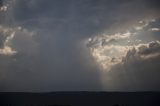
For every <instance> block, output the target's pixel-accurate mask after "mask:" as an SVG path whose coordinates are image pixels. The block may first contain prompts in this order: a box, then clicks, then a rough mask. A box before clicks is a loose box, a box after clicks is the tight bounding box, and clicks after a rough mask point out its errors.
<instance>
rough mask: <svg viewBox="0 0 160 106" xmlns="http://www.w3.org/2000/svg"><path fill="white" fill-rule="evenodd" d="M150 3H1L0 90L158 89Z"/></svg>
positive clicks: (153, 0) (155, 12)
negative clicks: (148, 78) (149, 78)
mask: <svg viewBox="0 0 160 106" xmlns="http://www.w3.org/2000/svg"><path fill="white" fill-rule="evenodd" d="M158 4H159V0H141V1H139V0H118V1H117V0H81V1H74V0H45V1H44V0H5V1H1V2H0V69H1V70H0V75H1V77H0V91H59V90H60V91H62V90H63V91H64V90H72V91H73V90H89V91H94V90H99V91H101V90H105V91H106V90H125V91H127V90H130V88H133V89H132V90H147V89H146V87H148V86H151V85H152V86H151V87H149V88H148V89H151V90H156V89H158V88H159V79H158V77H157V76H158V74H159V73H158V70H159V66H158V62H159V60H158V59H157V58H158V57H159V39H160V38H159V36H158V33H159V28H160V25H159V20H158V18H159V9H160V8H159V6H158ZM133 54H134V56H135V57H134V59H133V58H131V57H132V55H133ZM128 58H130V59H128ZM152 63H155V64H152ZM137 64H140V66H141V67H139V66H137ZM101 65H102V66H101ZM146 65H147V66H146ZM142 66H143V67H142ZM102 67H103V68H102ZM135 67H136V68H135ZM148 67H149V68H148ZM152 67H153V68H154V69H153V70H155V71H154V72H153V73H152V74H149V73H151V72H150V70H152ZM146 69H147V71H144V70H146ZM106 70H107V71H106ZM138 70H142V71H140V72H139V71H138ZM124 71H125V72H124ZM141 72H142V73H145V74H141ZM143 75H144V76H143ZM149 75H150V76H149ZM146 76H149V77H151V78H153V79H151V80H150V82H149V83H148V84H147V83H146V82H147V81H148V80H147V77H146ZM131 77H132V78H131ZM119 78H120V79H119ZM135 80H136V81H135ZM135 84H137V85H136V86H135V87H133V86H134V85H135Z"/></svg>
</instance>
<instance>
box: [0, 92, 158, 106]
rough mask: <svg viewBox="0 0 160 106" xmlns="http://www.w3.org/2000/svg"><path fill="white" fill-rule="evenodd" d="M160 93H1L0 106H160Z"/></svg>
mask: <svg viewBox="0 0 160 106" xmlns="http://www.w3.org/2000/svg"><path fill="white" fill-rule="evenodd" d="M159 104H160V92H152V91H147V92H98V91H96V92H88V91H79V92H76V91H74V92H67V91H63V92H48V93H31V92H0V106H160V105H159Z"/></svg>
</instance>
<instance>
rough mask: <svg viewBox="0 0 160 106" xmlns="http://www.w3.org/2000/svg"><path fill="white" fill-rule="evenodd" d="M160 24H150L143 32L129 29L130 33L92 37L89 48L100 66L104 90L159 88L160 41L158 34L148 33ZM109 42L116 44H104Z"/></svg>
mask: <svg viewBox="0 0 160 106" xmlns="http://www.w3.org/2000/svg"><path fill="white" fill-rule="evenodd" d="M157 21H158V20H155V21H150V22H149V23H148V24H147V25H145V27H143V28H142V29H141V31H139V30H134V31H130V30H129V29H127V30H128V31H130V34H119V35H117V34H113V35H105V34H103V35H97V36H96V37H94V38H92V39H91V38H89V40H88V45H89V46H88V48H89V49H90V53H91V54H92V56H93V57H94V59H95V61H96V62H97V64H99V67H100V69H101V73H102V76H103V77H102V79H103V80H102V82H103V85H104V89H105V90H111V91H112V90H120V91H124V90H129V91H137V90H158V89H159V88H160V79H159V77H158V75H159V74H160V72H159V69H160V67H159V65H158V62H159V58H160V41H159V40H160V39H157V38H155V37H154V36H155V35H156V36H158V33H154V32H152V33H151V32H150V31H149V29H150V28H152V27H154V25H155V23H156V22H157ZM133 28H134V26H133ZM147 33H149V34H147ZM115 35H117V36H115ZM124 35H129V36H126V37H124ZM153 35H154V36H153ZM140 36H141V37H140ZM143 37H145V38H146V39H144V38H143ZM151 37H152V39H151ZM95 38H96V40H95ZM140 38H141V39H140ZM110 39H114V41H112V42H109V43H103V42H104V41H110ZM102 43H103V45H102ZM95 45H96V46H95ZM146 65H147V66H146ZM148 77H149V78H150V79H148Z"/></svg>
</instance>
